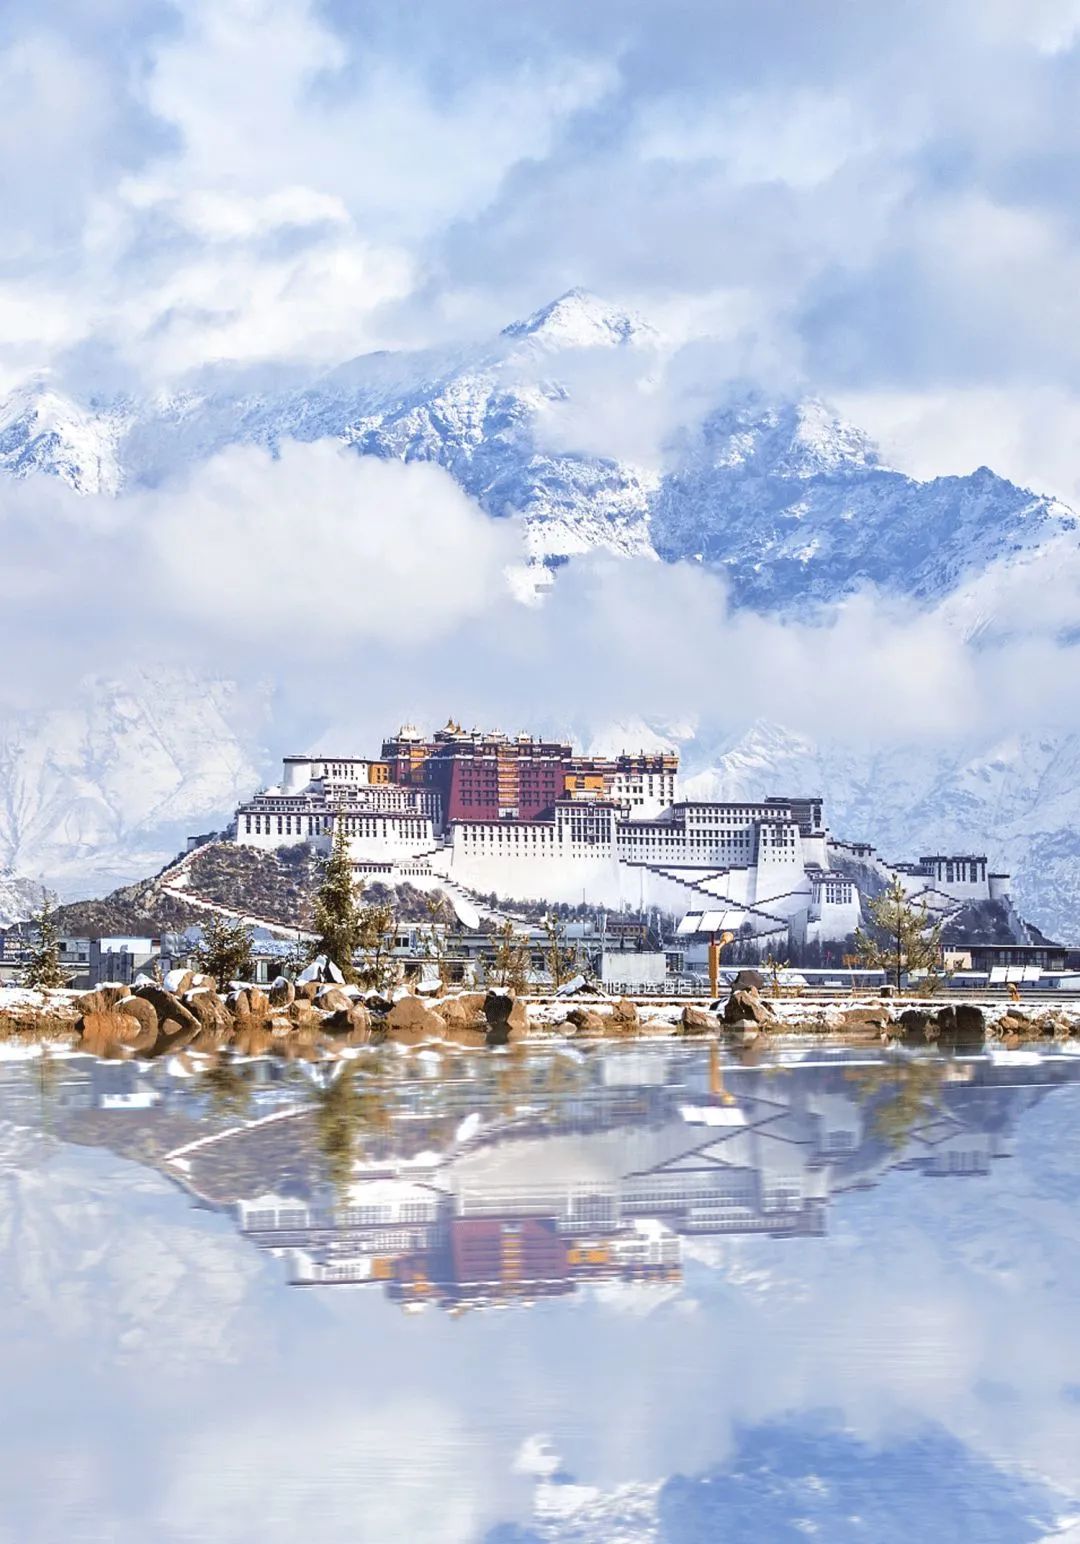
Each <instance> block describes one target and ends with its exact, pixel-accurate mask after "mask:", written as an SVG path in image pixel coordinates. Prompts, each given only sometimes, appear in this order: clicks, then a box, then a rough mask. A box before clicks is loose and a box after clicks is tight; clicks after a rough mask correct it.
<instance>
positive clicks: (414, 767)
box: [236, 721, 1009, 942]
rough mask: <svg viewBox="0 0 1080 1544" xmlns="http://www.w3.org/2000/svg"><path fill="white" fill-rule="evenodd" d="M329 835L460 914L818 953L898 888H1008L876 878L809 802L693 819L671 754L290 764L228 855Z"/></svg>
mask: <svg viewBox="0 0 1080 1544" xmlns="http://www.w3.org/2000/svg"><path fill="white" fill-rule="evenodd" d="M339 823H340V824H341V826H342V827H343V830H344V836H345V840H346V844H347V849H348V853H349V857H350V859H351V861H352V863H353V865H354V868H355V870H356V873H357V876H358V878H359V877H364V878H379V879H381V880H383V881H384V882H386V883H389V884H394V883H399V882H403V881H408V882H409V883H411V884H413V885H415V886H417V887H418V888H420V889H425V888H427V889H435V888H441V889H443V890H446V891H447V893H448V894H449V895H450V896H451V898H452V899H454V900H455V902H457V903H461V902H464V901H467V900H468V899H469V898H470V897H478V896H484V895H490V894H492V893H494V894H495V895H497V896H499V897H500V898H501V899H503V900H507V901H513V900H519V901H525V900H530V901H535V900H541V901H549V902H556V901H568V902H579V901H587V902H589V903H592V904H595V905H598V906H607V907H613V908H620V907H638V908H641V907H659V908H661V909H662V910H664V911H666V912H669V913H672V914H673V915H675V916H677V917H679V918H681V919H683V920H682V923H681V926H680V932H683V933H691V932H707V933H716V932H723V931H730V932H732V933H740V932H742V933H743V934H746V933H750V934H753V935H755V936H758V937H761V938H766V937H770V936H774V935H780V934H783V935H785V936H786V935H788V934H789V933H790V935H791V936H792V937H794V938H796V939H798V940H799V941H800V942H814V941H820V942H828V941H831V940H836V939H842V938H844V937H846V936H847V935H848V934H850V933H851V932H852V931H853V930H854V928H855V927H856V925H857V924H858V922H859V920H860V915H861V904H860V889H862V890H863V891H867V890H869V891H873V890H875V889H879V888H880V887H881V885H882V883H887V882H888V881H889V880H890V879H892V878H894V877H898V878H899V879H900V880H901V882H902V884H903V885H904V888H905V890H906V891H907V892H908V893H909V894H911V895H913V896H919V897H922V898H925V900H926V902H927V904H928V906H929V907H930V908H931V909H932V910H935V911H939V912H948V911H951V910H953V909H955V907H957V906H958V905H960V904H962V903H964V902H968V901H979V900H995V899H1003V898H1004V897H1005V896H1006V895H1007V894H1008V889H1009V880H1008V876H1007V875H1001V874H988V873H987V860H986V858H985V857H983V856H977V855H972V854H961V855H956V854H948V855H940V854H939V855H932V856H928V857H922V858H920V859H919V860H918V861H917V862H906V863H904V862H900V863H886V862H885V861H884V860H883V859H881V858H880V857H878V856H877V855H876V854H875V852H874V850H873V848H872V847H870V846H868V845H867V844H865V843H850V842H842V841H839V840H837V839H836V838H834V837H832V836H831V834H830V832H829V830H828V828H827V826H826V825H825V821H824V816H823V811H822V801H821V799H820V798H816V797H804V796H800V797H780V796H776V797H772V798H767V799H762V800H760V801H758V802H731V803H705V802H700V801H689V800H684V799H680V798H679V788H678V758H677V757H676V756H674V755H671V754H667V753H664V754H657V753H647V752H636V753H629V752H628V753H624V754H622V755H619V756H615V757H601V756H586V755H581V754H579V753H577V752H575V751H574V749H573V747H572V746H571V745H569V744H564V743H561V742H558V741H553V740H551V741H549V740H540V739H535V738H533V737H532V736H531V735H524V734H522V735H517V736H513V737H511V736H507V735H503V734H498V733H485V732H480V731H477V730H466V729H463V728H462V727H461V726H460V725H459V724H456V723H454V722H453V721H451V722H449V723H448V724H447V725H446V727H445V728H444V729H440V730H438V731H436V732H435V733H434V734H433V735H431V736H430V737H428V736H425V735H424V734H422V733H421V732H420V731H419V730H417V729H414V728H413V727H411V726H405V727H403V728H401V729H400V730H399V731H398V733H397V734H396V735H394V736H393V737H392V738H391V739H388V740H386V741H384V742H383V746H382V752H381V755H380V756H379V758H378V759H367V758H364V757H356V756H336V757H324V756H287V757H286V758H285V760H284V764H283V774H282V780H281V783H280V784H279V785H278V786H277V787H273V788H267V789H265V790H264V791H263V792H262V793H259V794H257V795H256V796H255V797H254V798H253V799H251V800H249V801H248V802H247V803H245V804H242V805H241V806H240V808H239V809H238V810H237V814H236V841H237V842H238V843H240V844H241V845H243V846H248V847H256V848H261V849H263V850H273V849H275V848H282V847H289V846H294V845H296V844H297V843H300V842H304V843H309V844H311V845H313V846H315V847H316V848H318V849H321V850H324V851H325V850H328V849H329V847H330V845H331V843H332V842H333V840H334V836H335V832H336V829H337V827H338V825H339Z"/></svg>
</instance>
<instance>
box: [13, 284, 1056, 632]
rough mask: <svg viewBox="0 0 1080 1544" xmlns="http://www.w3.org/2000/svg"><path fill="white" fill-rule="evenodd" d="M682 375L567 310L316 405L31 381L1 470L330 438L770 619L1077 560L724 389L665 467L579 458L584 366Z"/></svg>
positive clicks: (628, 334)
mask: <svg viewBox="0 0 1080 1544" xmlns="http://www.w3.org/2000/svg"><path fill="white" fill-rule="evenodd" d="M604 354H607V355H608V356H610V358H609V361H608V363H609V364H610V367H611V371H612V372H614V373H612V374H609V375H608V376H605V375H604V374H603V368H604V361H603V358H602V356H603V355H604ZM669 355H670V351H669V350H667V349H666V347H665V344H664V340H663V339H662V338H661V337H660V335H659V334H658V333H657V332H656V331H655V330H654V329H653V328H652V327H650V326H649V325H648V324H647V323H646V322H644V321H643V320H642V319H641V318H639V317H636V316H634V315H632V314H631V313H628V312H625V311H622V310H619V309H618V308H616V307H613V306H610V305H608V304H606V303H605V302H603V301H600V300H598V299H596V297H594V296H591V295H588V294H586V293H584V292H582V291H577V290H572V291H570V292H569V293H568V294H567V295H564V296H562V297H561V298H560V299H558V300H556V301H554V302H552V304H550V305H548V306H545V307H544V308H543V309H542V310H540V311H538V312H536V313H535V315H533V316H531V317H528V318H527V319H525V320H524V321H520V322H514V323H511V325H510V326H508V327H507V328H505V329H504V331H503V332H502V333H501V334H499V335H498V336H497V337H495V338H493V339H489V340H487V341H485V342H482V343H479V344H477V345H474V346H467V347H466V346H463V347H459V348H453V349H440V350H425V351H418V352H412V353H400V354H392V353H390V354H387V353H381V354H373V355H367V356H364V357H361V358H359V359H355V360H352V361H351V362H349V363H348V364H345V365H342V366H340V367H338V368H337V369H335V370H332V371H330V372H329V373H327V374H325V375H323V376H321V377H320V378H318V379H317V380H315V381H312V382H306V383H301V384H297V383H295V382H291V383H290V384H288V385H287V386H280V385H278V386H274V387H270V388H265V387H264V388H263V389H260V390H253V389H251V386H250V383H249V382H248V381H246V380H244V381H240V380H237V379H233V378H230V377H229V376H227V375H222V374H220V373H219V374H218V375H216V376H213V377H208V378H207V379H206V380H205V381H204V382H202V383H201V384H198V385H196V386H193V387H191V388H190V389H188V390H185V391H183V392H179V393H172V394H159V395H156V396H154V397H152V398H150V399H148V400H144V401H134V400H131V399H128V398H125V399H117V400H114V401H109V402H100V401H99V402H87V403H79V402H75V401H73V400H71V399H68V398H66V397H65V396H64V395H63V393H62V392H61V391H60V390H59V389H58V387H57V386H55V385H54V384H52V383H50V382H48V381H46V380H37V381H34V382H31V383H30V384H29V385H28V386H26V387H24V388H22V389H21V390H20V391H19V392H17V393H16V394H15V395H14V396H13V397H12V398H10V399H9V401H8V402H7V403H6V404H5V405H4V406H3V407H2V408H0V466H2V467H3V468H4V469H6V470H7V471H9V472H11V473H12V474H14V475H16V476H28V475H31V474H33V473H37V472H50V473H53V474H55V475H56V476H58V477H61V478H63V479H64V480H65V481H66V482H68V483H69V484H70V485H71V486H72V487H73V488H76V489H78V490H80V491H83V492H115V491H117V490H118V489H121V488H132V487H139V486H147V485H155V484H157V483H159V482H161V481H162V480H163V479H167V478H168V477H170V476H172V475H174V474H176V473H178V472H180V471H183V470H184V469H186V468H188V467H189V466H190V465H191V464H192V462H194V461H198V460H201V459H203V458H205V457H206V456H208V455H211V454H212V453H213V452H215V451H217V450H221V449H222V448H224V447H225V446H226V445H230V444H235V443H256V444H262V445H266V446H270V447H274V446H277V445H280V444H281V443H282V442H283V441H284V440H287V439H290V438H293V439H299V440H315V439H323V438H328V437H329V438H336V439H340V440H342V441H344V442H346V443H348V444H352V445H354V446H355V447H356V449H357V451H359V452H361V453H363V454H366V455H376V456H381V457H391V458H396V459H401V460H407V461H412V460H424V461H433V462H436V463H438V464H439V465H440V466H443V467H445V468H446V469H447V470H448V471H449V472H451V473H452V475H453V476H454V478H455V479H456V480H457V481H458V482H459V483H460V484H461V486H462V487H463V488H464V489H465V490H466V491H467V492H468V493H470V494H471V495H473V496H474V497H475V498H476V499H477V500H478V501H479V502H480V504H481V505H482V506H483V507H484V509H486V510H487V512H488V513H489V514H491V515H493V516H495V517H504V516H511V515H512V516H517V517H519V518H520V519H521V520H522V521H523V522H524V525H525V531H526V541H527V545H528V547H529V549H530V551H531V553H532V554H533V556H534V557H535V558H537V559H540V560H544V561H547V562H549V563H556V564H557V563H558V562H560V561H562V560H564V559H566V558H569V557H573V556H574V555H575V554H578V553H582V552H585V551H590V550H595V549H597V548H601V549H606V550H609V551H611V552H614V553H617V554H619V555H624V556H625V555H632V554H634V555H640V554H646V555H655V556H659V557H661V558H664V559H668V560H676V559H680V558H695V559H700V560H701V561H703V562H705V563H706V564H708V565H711V566H714V567H717V568H719V569H722V570H724V571H726V572H728V573H730V575H731V577H732V581H733V593H734V595H735V598H736V601H737V602H739V603H743V604H747V603H748V604H752V605H754V606H758V607H762V608H771V607H774V606H790V605H791V604H793V603H798V604H804V603H805V602H807V601H814V600H831V599H835V598H837V597H839V596H842V595H845V594H847V593H849V592H850V591H851V590H852V589H854V588H856V587H858V586H860V585H862V584H865V583H867V582H873V583H876V584H878V585H880V586H882V587H883V588H885V589H888V590H892V591H895V592H897V593H899V594H904V595H912V596H915V597H918V598H922V599H926V598H933V597H938V596H941V595H945V594H948V593H949V592H950V591H952V590H953V589H954V588H955V587H956V586H957V584H958V583H960V582H961V580H962V579H963V578H964V577H965V576H968V575H973V574H977V573H979V572H981V571H982V570H983V569H984V568H985V567H986V566H987V564H988V563H991V562H993V561H994V560H995V559H997V558H1000V557H1002V556H1008V555H1010V554H1015V553H1017V552H1020V551H1026V550H1030V549H1032V548H1037V547H1039V546H1040V545H1042V544H1045V543H1047V542H1049V541H1051V540H1053V539H1054V538H1055V537H1059V536H1060V535H1062V534H1066V535H1067V536H1068V537H1070V538H1071V539H1072V540H1073V541H1074V542H1075V541H1076V539H1077V530H1078V527H1077V520H1076V517H1075V516H1074V515H1073V514H1072V512H1071V511H1070V510H1068V509H1067V508H1066V507H1065V506H1064V505H1062V504H1061V503H1060V502H1058V501H1057V500H1055V499H1052V498H1046V497H1042V496H1040V495H1036V494H1032V493H1030V492H1028V491H1026V490H1024V489H1021V488H1018V487H1016V486H1015V485H1014V484H1012V483H1010V482H1008V481H1006V480H1005V479H1004V478H1001V477H997V476H995V474H994V473H993V472H991V471H990V470H988V469H987V468H986V467H980V468H979V469H978V470H977V471H975V472H973V473H972V474H971V475H970V476H967V477H940V478H935V479H933V480H931V481H928V482H919V481H918V480H916V479H914V478H911V477H907V476H905V475H904V474H903V473H900V472H896V471H892V470H890V469H888V468H886V467H883V466H882V465H880V463H879V458H878V455H877V451H876V450H875V448H874V446H873V445H872V444H871V442H870V441H869V440H868V438H867V437H866V436H865V435H864V434H862V433H861V432H860V431H859V430H858V429H857V428H856V427H855V426H853V425H851V424H849V423H847V422H845V421H844V420H843V419H842V418H841V417H839V416H838V415H837V414H836V413H834V412H833V411H832V410H831V409H829V408H828V406H827V405H826V404H824V403H822V402H821V401H819V400H818V399H816V398H814V397H807V398H805V399H800V400H795V401H787V400H776V399H773V398H770V397H767V396H765V395H763V394H762V393H761V392H760V391H758V390H756V389H753V388H751V387H747V386H745V385H730V384H724V383H718V384H717V385H716V387H715V391H714V402H713V405H712V406H711V407H710V408H708V410H706V411H704V412H702V411H701V409H700V407H696V408H695V409H694V412H693V414H692V415H691V421H689V422H685V423H682V424H679V425H677V426H675V427H673V428H671V429H670V430H669V432H668V433H667V434H666V435H665V436H664V443H663V445H662V447H661V453H660V456H659V461H658V463H657V458H655V457H654V456H651V455H647V454H644V453H643V455H642V456H641V458H640V460H635V459H634V458H632V457H629V458H628V457H626V456H623V457H622V458H621V459H620V458H617V457H616V456H614V455H603V454H599V453H597V451H596V450H595V449H592V450H579V449H574V448H571V447H572V446H573V443H574V436H575V428H574V426H573V425H574V421H573V419H571V420H570V424H569V426H568V425H567V424H566V423H564V422H562V421H561V420H558V415H559V413H560V412H561V410H563V409H565V408H566V407H567V406H568V405H572V404H573V399H574V396H575V389H576V385H577V383H578V381H579V380H580V379H581V372H582V370H583V369H584V368H585V364H584V363H583V361H585V362H587V361H591V362H592V363H593V364H594V365H596V368H597V369H599V370H600V372H601V373H600V375H599V377H598V378H599V381H600V383H601V389H603V388H604V387H605V385H606V386H607V388H608V389H614V385H615V383H616V381H617V382H618V383H620V384H621V386H622V387H623V388H626V389H645V388H647V387H649V386H650V384H655V383H656V381H657V380H658V379H659V378H661V377H662V376H663V372H664V370H665V368H666V362H667V361H668V359H669ZM598 359H599V364H597V360H598ZM554 420H558V421H559V422H560V425H561V427H560V428H559V432H558V434H557V435H556V434H554V433H553V428H552V425H553V421H554ZM577 432H578V433H579V434H580V436H581V438H582V442H583V443H584V442H585V441H587V440H590V439H595V432H594V433H589V432H587V431H586V430H585V429H583V428H581V426H578V430H577ZM556 444H557V446H558V447H559V448H556Z"/></svg>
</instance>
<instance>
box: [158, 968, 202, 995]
mask: <svg viewBox="0 0 1080 1544" xmlns="http://www.w3.org/2000/svg"><path fill="white" fill-rule="evenodd" d="M194 980H195V978H194V976H193V975H192V973H191V971H190V970H185V969H184V968H183V967H182V966H177V968H176V969H175V970H167V971H166V972H165V975H164V978H163V980H162V986H164V988H165V990H166V992H173V993H174V994H175V995H176V996H177V997H182V996H183V995H184V993H185V992H189V991H190V990H191V987H192V984H193V982H194Z"/></svg>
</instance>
